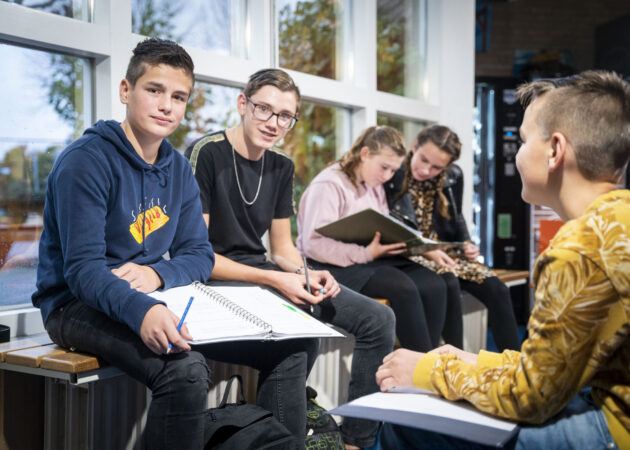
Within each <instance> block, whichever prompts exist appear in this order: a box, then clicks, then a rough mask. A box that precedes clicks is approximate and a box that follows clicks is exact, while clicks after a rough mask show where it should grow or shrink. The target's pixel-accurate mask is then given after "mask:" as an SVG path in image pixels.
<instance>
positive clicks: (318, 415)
mask: <svg viewBox="0 0 630 450" xmlns="http://www.w3.org/2000/svg"><path fill="white" fill-rule="evenodd" d="M315 397H317V391H316V390H315V389H313V388H312V387H310V386H306V441H305V447H306V450H315V449H317V450H345V448H346V446H345V445H344V443H343V439H342V438H341V430H339V426H338V425H337V422H335V419H334V418H333V417H332V416H331V415H330V414H327V413H326V410H325V409H324V408H322V407H321V406H319V405H318V404H317V402H316V401H315Z"/></svg>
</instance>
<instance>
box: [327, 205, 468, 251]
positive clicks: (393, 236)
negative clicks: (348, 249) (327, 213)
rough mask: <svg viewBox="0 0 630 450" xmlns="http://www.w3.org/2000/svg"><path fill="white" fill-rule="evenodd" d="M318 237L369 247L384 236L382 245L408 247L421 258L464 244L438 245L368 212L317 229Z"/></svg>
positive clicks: (409, 228) (398, 222) (402, 226)
mask: <svg viewBox="0 0 630 450" xmlns="http://www.w3.org/2000/svg"><path fill="white" fill-rule="evenodd" d="M315 231H317V232H318V233H319V234H321V235H323V236H326V237H329V238H332V239H335V240H337V241H341V242H347V243H352V244H359V245H368V244H369V243H370V242H372V239H373V238H374V234H375V233H376V232H377V231H379V232H380V233H381V243H383V244H394V243H397V242H404V243H405V244H407V253H408V254H410V255H418V254H422V253H425V252H428V251H430V250H436V249H444V248H449V247H453V246H456V245H460V244H463V243H462V242H438V241H434V240H431V239H427V238H425V237H423V236H422V234H421V233H420V232H419V231H418V230H414V229H413V228H411V227H410V226H408V225H406V224H404V223H402V222H401V221H399V220H398V219H396V218H394V217H392V216H389V215H387V214H382V213H380V212H378V211H376V210H374V209H372V208H367V209H364V210H362V211H359V212H357V213H354V214H351V215H349V216H346V217H343V218H341V219H339V220H337V221H335V222H332V223H329V224H328V225H324V226H323V227H319V228H317V229H316V230H315Z"/></svg>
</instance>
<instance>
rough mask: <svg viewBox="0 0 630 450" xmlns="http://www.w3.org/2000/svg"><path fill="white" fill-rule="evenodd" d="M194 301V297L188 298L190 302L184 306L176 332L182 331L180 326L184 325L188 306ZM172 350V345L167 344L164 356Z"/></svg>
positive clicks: (170, 343)
mask: <svg viewBox="0 0 630 450" xmlns="http://www.w3.org/2000/svg"><path fill="white" fill-rule="evenodd" d="M194 299H195V297H190V300H188V304H187V305H186V309H185V310H184V314H182V317H181V319H179V323H178V324H177V332H178V333H179V332H181V329H182V325H184V320H185V319H186V315H187V314H188V310H189V309H190V305H192V302H193V300H194ZM172 349H173V343H172V342H169V344H168V350H166V354H167V355H168V354H169V353H170V352H171V350H172Z"/></svg>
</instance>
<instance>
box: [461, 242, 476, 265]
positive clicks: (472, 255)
mask: <svg viewBox="0 0 630 450" xmlns="http://www.w3.org/2000/svg"><path fill="white" fill-rule="evenodd" d="M464 255H466V258H468V260H469V261H477V258H478V257H479V247H477V246H476V245H475V244H473V243H472V242H467V243H465V244H464Z"/></svg>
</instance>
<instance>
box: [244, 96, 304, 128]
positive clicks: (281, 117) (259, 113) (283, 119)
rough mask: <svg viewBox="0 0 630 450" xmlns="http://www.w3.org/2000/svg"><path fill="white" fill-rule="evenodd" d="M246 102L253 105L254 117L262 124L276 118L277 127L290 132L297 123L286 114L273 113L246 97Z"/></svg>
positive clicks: (296, 119)
mask: <svg viewBox="0 0 630 450" xmlns="http://www.w3.org/2000/svg"><path fill="white" fill-rule="evenodd" d="M247 101H248V102H250V103H251V104H252V105H254V117H255V118H256V119H258V120H262V121H263V122H266V121H268V120H269V119H271V118H272V117H273V116H277V118H278V126H279V127H281V128H285V129H287V130H290V129H291V128H293V126H294V125H295V122H297V121H298V118H297V117H295V116H292V115H291V114H287V113H275V112H273V111H272V110H271V108H270V107H269V106H267V105H261V104H258V103H254V102H253V101H252V99H251V98H249V97H247Z"/></svg>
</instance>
